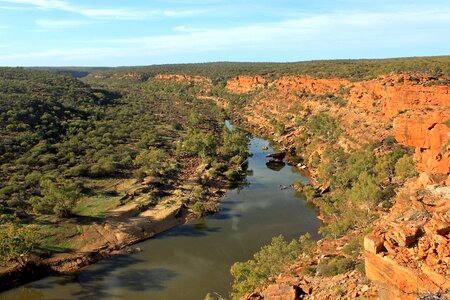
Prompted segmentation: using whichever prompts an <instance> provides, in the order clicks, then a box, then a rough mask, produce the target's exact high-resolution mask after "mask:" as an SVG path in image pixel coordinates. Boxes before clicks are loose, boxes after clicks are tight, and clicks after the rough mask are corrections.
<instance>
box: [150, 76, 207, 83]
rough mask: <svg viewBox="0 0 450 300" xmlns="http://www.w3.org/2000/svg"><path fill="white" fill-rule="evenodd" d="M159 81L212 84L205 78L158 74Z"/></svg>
mask: <svg viewBox="0 0 450 300" xmlns="http://www.w3.org/2000/svg"><path fill="white" fill-rule="evenodd" d="M155 78H157V79H166V80H175V81H190V82H196V83H199V82H211V80H210V79H209V78H207V77H204V76H191V75H182V74H156V75H155Z"/></svg>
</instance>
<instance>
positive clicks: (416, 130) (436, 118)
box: [394, 103, 450, 174]
mask: <svg viewBox="0 0 450 300" xmlns="http://www.w3.org/2000/svg"><path fill="white" fill-rule="evenodd" d="M447 120H450V103H449V106H447V107H444V108H439V109H434V110H426V109H418V110H412V111H409V112H407V113H405V114H402V115H400V116H398V117H397V118H395V120H394V131H395V138H396V139H397V141H398V142H399V143H401V144H403V145H407V146H412V147H415V148H416V152H415V157H414V158H415V160H416V162H417V169H418V170H419V171H426V172H435V173H444V174H447V173H450V144H447V142H448V141H449V140H450V127H448V126H447V125H446V124H445V122H446V121H447ZM446 144H447V145H446Z"/></svg>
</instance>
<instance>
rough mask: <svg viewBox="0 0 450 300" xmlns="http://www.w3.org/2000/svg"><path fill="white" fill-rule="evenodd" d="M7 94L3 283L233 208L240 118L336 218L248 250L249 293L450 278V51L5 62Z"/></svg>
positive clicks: (404, 294)
mask: <svg viewBox="0 0 450 300" xmlns="http://www.w3.org/2000/svg"><path fill="white" fill-rule="evenodd" d="M67 74H71V75H73V76H74V77H80V78H78V79H75V78H73V77H70V76H69V75H67ZM0 102H1V103H0V104H1V105H0V123H1V125H2V126H1V127H0V138H1V141H2V143H1V144H0V161H1V165H2V168H1V170H0V177H1V181H0V255H1V258H2V259H1V261H0V263H1V264H2V270H1V272H0V289H7V288H10V287H11V286H13V285H17V284H20V283H21V282H27V281H29V280H32V279H35V278H36V277H39V276H42V275H45V274H48V273H49V272H65V271H71V270H76V269H77V268H80V267H82V266H85V265H87V264H90V263H93V262H95V261H97V260H99V259H102V258H104V257H109V256H111V255H114V254H120V253H124V250H123V249H124V248H125V247H127V246H129V245H131V244H133V243H135V242H137V241H140V240H143V239H146V238H149V237H151V236H154V235H155V234H157V233H159V232H161V231H164V230H167V229H170V228H171V227H173V226H176V225H177V224H181V223H183V222H186V220H189V219H191V218H195V217H198V216H201V215H203V214H205V213H210V212H214V211H216V209H217V207H216V204H217V201H218V200H219V199H220V195H221V194H222V193H223V192H224V191H225V190H226V189H227V187H229V186H230V184H231V183H232V182H235V181H236V180H238V179H239V178H242V176H243V175H244V174H245V172H243V171H245V170H244V169H245V164H244V161H245V159H246V157H247V155H248V153H247V150H246V145H247V136H246V134H245V133H244V132H242V131H240V130H236V131H230V130H228V129H226V128H224V126H223V121H224V120H225V119H226V118H229V119H232V120H233V122H234V124H235V125H237V127H240V128H245V129H246V130H248V132H250V133H251V134H253V135H257V136H263V137H267V138H268V139H270V140H272V141H273V143H274V144H275V145H276V147H277V148H278V149H279V150H280V151H282V152H285V155H286V158H285V159H286V161H288V162H289V163H290V164H292V165H297V166H298V167H299V168H300V169H303V170H304V172H305V175H307V176H308V177H309V178H310V179H311V184H303V183H301V182H295V183H292V184H293V187H294V188H295V189H296V190H298V191H300V192H302V193H303V194H304V195H305V198H306V199H307V200H308V201H309V202H311V203H312V204H314V205H315V206H316V207H317V208H318V209H319V211H320V218H321V220H322V221H323V226H322V227H321V228H320V234H321V236H322V239H321V240H319V241H312V240H311V239H310V238H309V237H308V236H304V237H301V238H300V240H298V241H295V242H293V243H291V244H289V243H287V242H284V241H280V240H277V239H274V240H273V242H272V244H271V245H268V246H266V247H264V248H263V249H262V250H261V251H260V252H258V253H256V254H255V257H254V259H252V260H249V261H247V262H241V263H236V264H235V265H234V266H233V267H232V268H231V272H232V275H233V277H234V282H233V298H236V299H239V298H241V299H274V298H277V297H281V298H282V299H299V298H304V299H336V298H358V297H360V298H368V299H370V298H376V297H382V298H384V299H399V298H400V299H415V298H416V297H422V298H423V297H426V296H427V295H429V296H430V297H431V296H435V297H443V296H442V295H443V294H445V293H447V294H448V292H449V289H450V286H449V284H448V283H449V282H450V281H449V280H448V276H450V274H449V273H448V270H449V269H450V268H449V264H450V262H449V259H450V256H449V253H450V248H449V247H450V244H449V243H448V240H449V238H450V236H449V234H450V217H449V211H450V207H449V203H450V201H449V199H450V192H449V186H450V181H449V180H450V179H449V174H450V57H449V56H443V57H420V58H399V59H386V60H340V61H313V62H299V63H279V64H278V63H208V64H192V65H191V64H186V65H160V66H148V67H122V68H44V69H43V68H39V69H32V70H29V69H12V68H0ZM299 249H300V250H299ZM298 251H300V252H298ZM299 253H300V254H299ZM290 258H295V259H290ZM274 259H277V260H274ZM275 264H280V265H277V266H276V267H275V266H274V265H275ZM28 270H33V272H34V275H32V276H31V277H30V276H28V275H27V272H28ZM279 270H283V271H282V272H280V271H279ZM205 276H207V274H205ZM424 299H426V298H424ZM442 299H444V298H442Z"/></svg>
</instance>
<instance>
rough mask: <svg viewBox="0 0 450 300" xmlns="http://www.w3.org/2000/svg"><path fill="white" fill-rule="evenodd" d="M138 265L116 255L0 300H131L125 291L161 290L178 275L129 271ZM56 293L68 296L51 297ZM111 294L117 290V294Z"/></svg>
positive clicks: (128, 257) (166, 271) (134, 260)
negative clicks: (109, 299)
mask: <svg viewBox="0 0 450 300" xmlns="http://www.w3.org/2000/svg"><path fill="white" fill-rule="evenodd" d="M142 262H143V260H141V259H139V258H137V257H134V256H132V255H121V256H116V257H113V258H111V259H108V260H105V261H102V262H100V263H98V264H96V265H93V266H92V267H90V268H89V269H85V270H83V271H81V272H78V273H74V274H69V275H62V276H58V277H53V278H47V279H46V280H45V281H42V282H37V283H34V284H33V285H32V288H23V289H20V290H19V291H18V292H14V294H11V296H9V295H8V296H7V297H4V296H0V300H30V299H33V300H34V299H38V300H41V299H42V300H44V299H55V300H57V299H61V300H63V299H68V298H69V299H80V300H81V299H83V300H84V299H104V298H113V299H115V298H118V299H119V298H120V299H131V298H133V297H126V295H127V292H144V291H147V290H162V289H164V288H166V284H167V282H169V281H170V280H173V279H174V278H175V277H176V276H178V273H176V272H174V271H173V270H170V269H165V268H154V269H145V268H135V269H133V268H130V266H133V265H136V264H140V263H142ZM117 270H124V271H120V272H118V271H117ZM110 281H112V282H110ZM59 290H63V291H64V292H66V291H67V293H68V294H67V295H58V296H55V293H57V292H58V291H59ZM115 291H120V295H116V294H115V293H114V292H115Z"/></svg>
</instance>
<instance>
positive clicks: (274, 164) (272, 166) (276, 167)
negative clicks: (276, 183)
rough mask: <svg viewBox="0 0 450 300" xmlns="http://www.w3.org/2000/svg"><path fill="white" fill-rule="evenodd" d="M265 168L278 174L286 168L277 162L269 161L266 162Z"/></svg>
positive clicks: (281, 162)
mask: <svg viewBox="0 0 450 300" xmlns="http://www.w3.org/2000/svg"><path fill="white" fill-rule="evenodd" d="M266 166H267V168H269V169H271V170H273V171H275V172H279V171H281V170H282V169H283V168H284V167H285V166H286V163H284V162H283V161H279V160H270V161H268V162H266Z"/></svg>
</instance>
